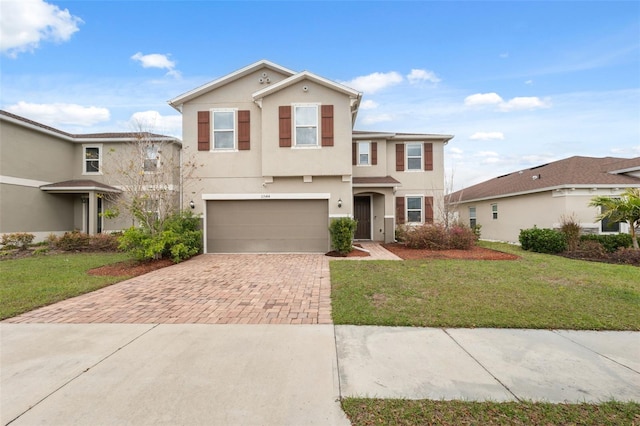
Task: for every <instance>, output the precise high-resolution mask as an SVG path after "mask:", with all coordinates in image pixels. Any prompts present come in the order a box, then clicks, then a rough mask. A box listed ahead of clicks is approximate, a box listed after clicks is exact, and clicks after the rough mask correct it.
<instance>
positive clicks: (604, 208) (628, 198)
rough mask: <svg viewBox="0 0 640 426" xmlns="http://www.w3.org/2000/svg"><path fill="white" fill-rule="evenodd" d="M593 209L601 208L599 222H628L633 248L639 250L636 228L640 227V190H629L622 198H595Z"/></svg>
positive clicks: (591, 204)
mask: <svg viewBox="0 0 640 426" xmlns="http://www.w3.org/2000/svg"><path fill="white" fill-rule="evenodd" d="M589 206H591V207H600V208H601V212H602V213H600V214H599V215H598V216H597V219H598V220H602V219H609V220H611V221H612V222H626V223H628V224H629V233H630V234H631V240H632V241H633V248H634V249H636V250H638V249H640V247H639V246H638V237H637V234H636V228H637V227H639V226H640V188H627V189H626V190H625V191H624V192H622V194H620V197H615V198H613V197H605V196H598V197H593V198H592V199H591V202H590V203H589Z"/></svg>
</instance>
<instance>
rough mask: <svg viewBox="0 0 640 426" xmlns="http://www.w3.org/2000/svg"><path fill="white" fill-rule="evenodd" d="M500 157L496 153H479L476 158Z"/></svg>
mask: <svg viewBox="0 0 640 426" xmlns="http://www.w3.org/2000/svg"><path fill="white" fill-rule="evenodd" d="M498 155H500V154H498V153H497V152H495V151H479V152H478V153H477V154H476V156H478V157H497V156H498Z"/></svg>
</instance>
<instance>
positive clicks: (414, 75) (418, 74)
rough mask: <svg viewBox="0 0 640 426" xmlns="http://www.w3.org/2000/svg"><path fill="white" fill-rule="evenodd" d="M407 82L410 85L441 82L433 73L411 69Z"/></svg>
mask: <svg viewBox="0 0 640 426" xmlns="http://www.w3.org/2000/svg"><path fill="white" fill-rule="evenodd" d="M407 80H409V83H411V84H416V83H420V82H421V81H428V82H430V83H438V82H440V81H441V80H440V78H439V77H438V76H437V75H436V74H435V73H434V72H433V71H428V70H419V69H412V70H411V73H409V74H408V75H407Z"/></svg>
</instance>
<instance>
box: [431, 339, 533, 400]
mask: <svg viewBox="0 0 640 426" xmlns="http://www.w3.org/2000/svg"><path fill="white" fill-rule="evenodd" d="M442 331H444V333H445V334H446V335H447V336H449V338H450V339H451V340H453V342H454V343H455V344H456V345H458V347H460V349H462V350H463V351H464V352H465V353H466V354H467V355H469V356H470V357H471V359H472V360H474V361H475V362H476V363H477V364H478V365H479V366H480V367H482V369H483V370H484V371H486V372H487V373H488V374H489V375H490V376H491V377H493V379H494V380H495V381H496V382H498V383H500V386H502V387H503V388H505V389H506V390H507V392H509V393H510V394H511V395H513V397H514V398H515V399H516V400H517V401H518V402H522V400H521V399H520V398H518V395H516V394H515V393H513V392H512V391H511V389H509V386H507V385H505V384H504V383H502V381H501V380H500V379H498V378H497V377H496V376H495V375H494V374H493V373H492V372H491V371H489V369H488V368H487V367H485V366H484V365H483V364H482V363H481V362H480V361H479V360H478V359H477V358H476V357H474V356H473V355H471V352H469V351H468V350H466V349H465V347H464V346H462V345H461V344H460V343H459V342H458V341H457V340H456V339H455V338H454V337H453V336H452V335H451V334H449V332H448V331H447V329H446V328H442Z"/></svg>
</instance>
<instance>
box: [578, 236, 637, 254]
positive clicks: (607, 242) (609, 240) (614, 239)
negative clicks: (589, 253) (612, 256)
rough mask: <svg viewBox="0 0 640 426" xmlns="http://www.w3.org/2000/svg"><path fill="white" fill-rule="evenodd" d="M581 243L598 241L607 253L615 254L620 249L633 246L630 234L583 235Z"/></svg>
mask: <svg viewBox="0 0 640 426" xmlns="http://www.w3.org/2000/svg"><path fill="white" fill-rule="evenodd" d="M580 241H596V242H598V243H600V244H602V246H603V247H604V249H605V250H606V251H607V253H613V252H615V251H616V250H618V248H621V247H622V248H626V247H631V246H632V245H633V241H632V240H631V235H629V234H605V235H597V234H590V235H582V236H581V237H580Z"/></svg>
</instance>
